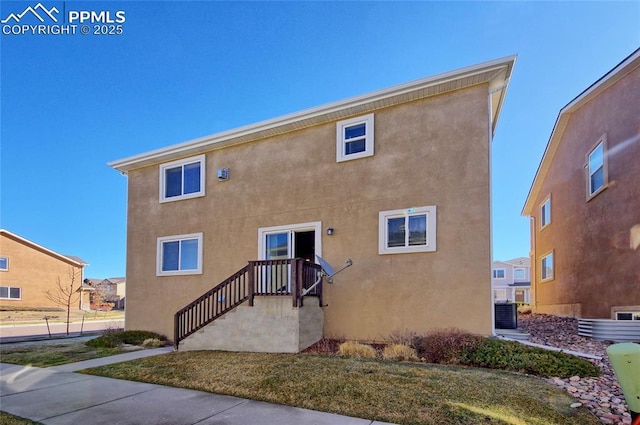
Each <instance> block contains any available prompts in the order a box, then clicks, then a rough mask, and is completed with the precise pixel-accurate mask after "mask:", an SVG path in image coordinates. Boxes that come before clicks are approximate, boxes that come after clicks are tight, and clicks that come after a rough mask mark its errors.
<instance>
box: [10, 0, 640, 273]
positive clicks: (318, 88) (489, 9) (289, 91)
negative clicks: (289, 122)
mask: <svg viewBox="0 0 640 425" xmlns="http://www.w3.org/2000/svg"><path fill="white" fill-rule="evenodd" d="M37 3H38V1H37V0H35V1H32V2H12V1H5V0H2V2H1V3H0V19H5V18H6V17H8V16H9V14H10V13H21V12H22V11H24V10H25V8H27V7H28V6H32V7H35V6H36V5H37ZM41 3H42V5H43V6H45V7H46V8H47V9H48V10H51V8H52V7H56V8H57V9H58V10H60V11H62V12H61V13H60V14H59V15H57V16H58V17H60V16H62V15H64V16H67V15H66V14H67V13H69V11H81V10H84V11H95V12H99V11H109V12H110V14H111V15H110V16H111V18H112V19H113V18H114V17H115V12H117V11H124V12H125V15H124V16H125V19H126V20H125V22H124V23H122V24H121V25H122V34H120V35H117V34H114V35H96V34H91V33H90V34H87V35H83V34H80V25H79V24H78V28H77V33H76V34H62V35H43V34H36V35H32V34H5V33H4V31H3V33H2V34H1V35H0V67H1V69H0V143H1V145H0V155H1V156H0V161H1V162H0V166H1V181H0V227H2V228H5V229H7V230H9V231H11V232H14V233H16V234H18V235H20V236H23V237H25V238H27V239H30V240H32V241H34V242H36V243H38V244H40V245H43V246H45V247H47V248H50V249H52V250H54V251H57V252H60V253H64V254H71V255H76V256H79V257H82V258H83V259H84V260H86V261H87V262H88V263H89V264H90V266H89V267H88V268H87V269H86V272H85V274H86V276H87V277H95V278H104V277H114V276H123V275H124V273H125V253H126V192H127V188H126V185H127V180H126V177H124V176H122V175H120V174H119V173H118V172H117V171H115V170H113V169H111V168H109V167H108V166H107V165H106V163H107V162H109V161H112V160H116V159H121V158H124V157H127V156H131V155H134V154H139V153H143V152H146V151H149V150H152V149H157V148H161V147H165V146H168V145H171V144H175V143H179V142H183V141H187V140H190V139H194V138H197V137H201V136H205V135H208V134H212V133H216V132H219V131H223V130H227V129H231V128H235V127H238V126H241V125H245V124H251V123H254V122H257V121H260V120H264V119H268V118H273V117H277V116H280V115H283V114H287V113H291V112H296V111H299V110H301V109H305V108H309V107H313V106H318V105H322V104H325V103H328V102H332V101H337V100H341V99H344V98H347V97H351V96H355V95H359V94H364V93H367V92H370V91H375V90H379V89H382V88H386V87H389V86H392V85H396V84H401V83H404V82H407V81H411V80H414V79H418V78H422V77H427V76H430V75H434V74H437V73H440V72H446V71H450V70H454V69H457V68H461V67H464V66H468V65H474V64H477V63H480V62H484V61H488V60H492V59H497V58H501V57H504V56H508V55H511V54H517V55H518V60H517V63H516V67H515V70H514V73H513V77H512V79H511V84H510V87H509V92H508V93H507V98H506V101H505V104H504V108H503V111H502V116H501V118H500V122H499V124H498V127H497V132H496V137H495V139H494V143H493V218H494V229H493V232H494V233H493V248H494V258H495V259H503V260H504V259H509V258H514V257H519V256H527V255H528V253H529V225H528V220H527V219H526V218H523V217H521V216H520V213H521V210H522V206H523V204H524V201H525V198H526V196H527V193H528V190H529V187H530V185H531V181H532V179H533V176H534V175H535V171H536V169H537V166H538V164H539V162H540V159H541V156H542V153H543V151H544V148H545V145H546V143H547V141H548V139H549V136H550V133H551V130H552V128H553V124H554V122H555V119H556V117H557V114H558V111H559V109H560V108H562V107H563V106H564V105H565V104H567V103H568V102H569V101H571V99H573V98H574V97H575V96H577V95H578V94H579V93H580V92H581V91H582V90H584V89H585V88H586V87H588V86H589V85H590V84H591V83H593V82H594V81H595V80H597V79H598V78H600V77H601V76H602V75H603V74H604V73H606V72H607V71H608V70H610V69H611V68H612V67H613V66H615V65H616V64H617V63H618V62H620V61H621V60H622V59H624V58H625V57H626V56H627V55H629V54H630V53H631V52H632V51H633V50H635V49H636V48H637V47H638V46H639V45H640V2H637V1H635V2H610V1H607V2H372V3H369V2H305V3H303V2H205V1H199V2H189V1H161V2H150V1H144V2H132V1H127V2H118V1H110V2H93V1H83V2H73V1H67V2H62V1H47V0H42V1H41ZM34 19H35V18H34V17H33V16H27V15H25V17H24V18H23V21H21V24H23V23H32V24H36V23H38V22H36V21H34ZM48 23H51V22H48ZM89 29H90V31H91V32H93V30H94V27H93V24H90V27H89ZM98 29H99V28H98ZM10 30H11V29H9V30H8V31H7V32H11V31H10Z"/></svg>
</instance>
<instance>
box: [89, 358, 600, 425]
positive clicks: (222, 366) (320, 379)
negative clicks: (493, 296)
mask: <svg viewBox="0 0 640 425" xmlns="http://www.w3.org/2000/svg"><path fill="white" fill-rule="evenodd" d="M85 372H86V373H90V374H95V375H102V376H110V377H113V378H120V379H129V380H137V381H143V382H151V383H157V384H162V385H170V386H174V387H183V388H192V389H196V390H201V391H208V392H213V393H218V394H228V395H234V396H238V397H243V398H249V399H254V400H262V401H267V402H272V403H279V404H284V405H290V406H298V407H303V408H308V409H314V410H320V411H325V412H333V413H338V414H343V415H348V416H354V417H360V418H366V419H370V420H379V421H386V422H393V423H397V424H417V425H427V424H438V425H446V424H479V423H482V424H501V425H504V424H534V425H535V424H581V425H590V424H593V425H596V424H598V423H599V422H598V421H597V419H595V417H593V416H592V415H591V414H590V413H589V412H588V411H587V409H586V408H584V407H581V408H578V409H571V408H570V407H569V405H570V404H571V403H572V402H573V399H572V398H571V397H570V396H568V395H567V394H565V393H564V392H563V391H562V390H560V389H558V388H555V387H553V386H551V385H549V384H546V383H545V382H543V381H542V380H540V379H537V378H533V377H529V376H524V375H518V374H514V373H508V372H502V371H494V370H485V369H475V368H461V367H451V366H439V365H425V364H418V363H391V362H383V361H377V360H360V359H354V358H340V357H335V356H326V355H310V354H299V355H293V354H263V353H227V352H216V351H195V352H184V353H182V352H176V353H169V354H166V355H161V356H155V357H149V358H145V359H139V360H134V361H131V362H125V363H119V364H114V365H109V366H104V367H101V368H96V369H90V370H88V371H85Z"/></svg>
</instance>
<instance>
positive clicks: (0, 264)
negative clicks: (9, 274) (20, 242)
mask: <svg viewBox="0 0 640 425" xmlns="http://www.w3.org/2000/svg"><path fill="white" fill-rule="evenodd" d="M7 270H9V257H0V271H5V272H6V271H7Z"/></svg>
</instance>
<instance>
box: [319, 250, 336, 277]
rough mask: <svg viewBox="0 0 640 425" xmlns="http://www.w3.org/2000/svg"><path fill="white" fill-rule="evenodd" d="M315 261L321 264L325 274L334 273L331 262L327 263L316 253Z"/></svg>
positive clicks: (331, 274) (330, 274)
mask: <svg viewBox="0 0 640 425" xmlns="http://www.w3.org/2000/svg"><path fill="white" fill-rule="evenodd" d="M316 261H317V262H318V264H320V265H321V266H322V270H324V272H325V273H326V274H327V276H333V275H334V274H335V272H334V271H333V267H331V264H329V263H327V262H326V261H325V259H324V258H322V257H321V256H319V255H316Z"/></svg>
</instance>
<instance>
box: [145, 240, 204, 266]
mask: <svg viewBox="0 0 640 425" xmlns="http://www.w3.org/2000/svg"><path fill="white" fill-rule="evenodd" d="M156 274H157V275H158V276H171V275H185V274H202V233H192V234H189V235H176V236H163V237H160V238H158V245H157V270H156Z"/></svg>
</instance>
